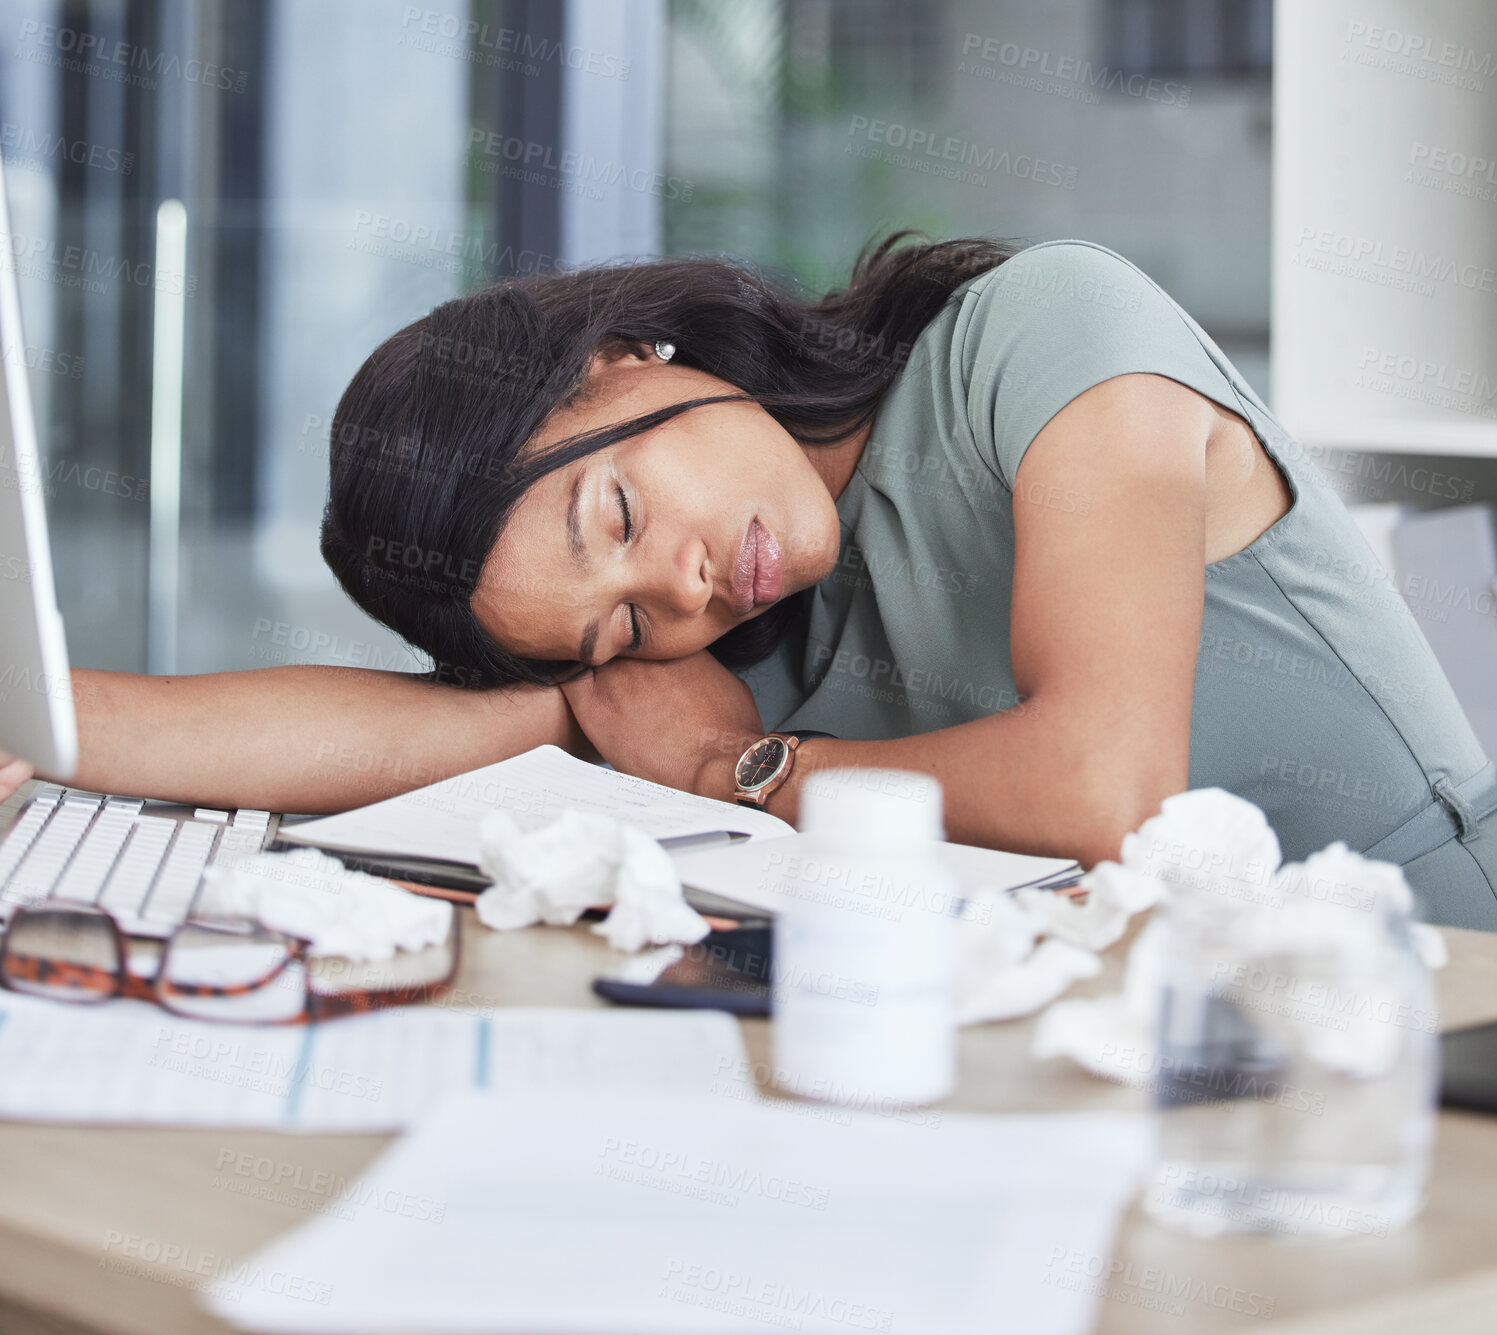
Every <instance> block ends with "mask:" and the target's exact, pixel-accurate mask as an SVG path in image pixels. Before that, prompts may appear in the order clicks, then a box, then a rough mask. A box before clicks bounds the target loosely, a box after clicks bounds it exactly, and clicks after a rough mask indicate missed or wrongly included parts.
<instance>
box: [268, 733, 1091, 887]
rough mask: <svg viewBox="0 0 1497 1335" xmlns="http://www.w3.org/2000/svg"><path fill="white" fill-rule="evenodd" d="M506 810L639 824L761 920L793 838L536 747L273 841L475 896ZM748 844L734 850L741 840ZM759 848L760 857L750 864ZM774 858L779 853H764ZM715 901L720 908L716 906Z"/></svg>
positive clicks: (772, 823)
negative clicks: (482, 845)
mask: <svg viewBox="0 0 1497 1335" xmlns="http://www.w3.org/2000/svg"><path fill="white" fill-rule="evenodd" d="M496 810H503V811H508V812H509V813H510V814H511V815H513V816H514V818H515V821H516V823H517V824H518V825H520V826H521V828H523V829H532V828H535V827H537V826H540V825H544V824H545V823H547V822H548V821H551V820H554V819H555V818H556V817H557V816H559V815H560V814H561V813H562V812H563V811H591V812H599V813H601V814H603V815H608V816H615V817H618V818H619V819H620V820H627V821H630V822H632V823H633V824H635V825H637V826H639V827H640V828H641V829H642V830H644V831H645V832H646V833H647V834H650V835H653V836H654V837H655V838H656V839H658V840H660V842H661V843H662V844H663V845H664V846H665V847H667V848H669V849H671V851H672V852H673V853H674V854H675V855H676V860H677V865H678V867H679V868H680V871H681V876H682V880H683V881H684V882H685V884H686V886H687V888H688V889H689V890H691V891H694V892H697V893H695V894H694V895H693V896H692V900H693V902H694V903H696V904H697V906H698V907H699V908H703V909H706V910H711V909H713V908H721V909H724V910H726V909H728V908H730V907H732V906H733V905H738V906H742V905H748V906H750V907H753V908H757V909H761V910H768V911H771V912H772V911H773V910H774V909H775V908H776V907H777V903H778V896H777V895H776V894H774V893H773V892H770V893H767V894H766V893H765V891H764V889H763V887H764V886H765V885H766V884H769V883H770V882H772V881H773V876H772V874H771V873H772V869H773V868H774V867H776V866H778V865H780V861H779V857H780V856H783V855H784V854H785V851H786V850H787V849H789V850H793V849H794V848H795V846H796V845H795V844H794V842H790V843H786V842H782V841H784V840H791V841H794V840H798V839H801V838H803V836H799V835H796V833H795V831H794V829H793V828H792V827H791V826H789V825H787V824H786V823H785V822H784V821H782V820H779V819H778V818H777V817H774V816H771V815H769V814H768V813H767V812H763V811H754V810H751V809H749V808H747V807H740V806H737V805H736V804H734V803H732V802H719V801H716V800H715V799H713V798H710V797H698V796H696V795H695V794H694V793H686V792H682V791H681V790H679V789H677V788H667V787H665V786H664V785H663V784H658V783H651V782H649V780H647V779H637V778H635V777H634V776H633V775H629V774H620V773H619V772H618V771H617V770H611V769H604V768H603V767H602V766H600V765H594V764H590V763H589V762H588V761H585V760H578V759H577V758H576V757H575V756H572V755H569V754H568V753H567V752H565V751H563V750H562V749H561V748H560V747H556V746H539V747H536V749H535V750H533V751H527V752H526V753H525V754H524V755H521V756H515V757H514V758H513V759H512V760H501V761H500V762H499V763H498V764H497V765H488V766H486V767H485V768H483V769H477V770H472V771H470V772H469V773H467V774H459V775H456V776H455V777H453V778H451V779H444V780H443V781H442V782H441V783H434V784H430V785H429V786H427V787H425V788H418V789H416V790H415V791H413V792H409V793H402V794H401V795H400V796H399V797H392V798H388V799H387V800H385V801H383V802H376V803H374V804H373V805H372V806H367V807H360V808H359V809H358V810H357V811H345V812H343V813H341V814H340V815H337V816H325V817H321V818H318V819H316V820H306V821H300V822H288V821H286V820H283V821H282V823H281V827H280V840H279V842H280V843H281V844H305V845H310V846H311V847H313V848H321V849H325V850H326V851H327V852H329V853H333V854H336V855H337V856H338V857H340V858H341V859H342V860H343V861H344V862H346V863H348V864H349V865H350V866H355V867H359V868H362V869H363V870H365V871H372V872H375V873H378V874H381V875H387V876H394V877H396V878H397V879H410V880H416V881H421V882H423V883H425V884H427V885H435V886H441V887H446V888H449V889H453V890H461V891H467V892H476V891H479V890H482V889H483V888H484V887H485V886H487V885H488V878H487V877H485V876H484V875H483V874H482V873H481V872H479V871H478V870H477V865H478V824H479V821H480V820H482V818H483V817H484V816H485V815H487V814H488V813H489V812H491V811H496ZM744 840H753V841H754V843H753V844H752V845H749V846H747V847H743V846H741V845H742V841H744ZM942 847H943V850H944V852H943V856H944V857H945V858H947V860H948V864H949V865H951V866H952V868H953V870H955V871H956V873H957V876H958V878H959V879H960V881H961V882H962V884H963V885H964V886H965V887H966V888H969V889H970V888H973V887H975V886H978V885H989V886H994V887H996V888H999V889H1016V888H1018V887H1019V886H1035V887H1038V888H1055V887H1058V886H1061V885H1069V884H1071V883H1072V882H1074V881H1075V880H1076V878H1077V877H1078V876H1079V875H1080V869H1079V868H1078V867H1077V865H1076V863H1075V862H1072V861H1070V860H1069V859H1066V858H1037V857H1027V856H1022V855H1020V854H1017V853H1000V852H995V851H993V850H991V849H986V848H972V847H969V846H967V845H965V844H945V845H943V846H942ZM759 850H764V854H763V857H762V858H761V857H760V853H759ZM776 854H778V855H779V856H776ZM722 900H726V901H729V902H728V903H727V904H722V903H720V902H717V901H722Z"/></svg>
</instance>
